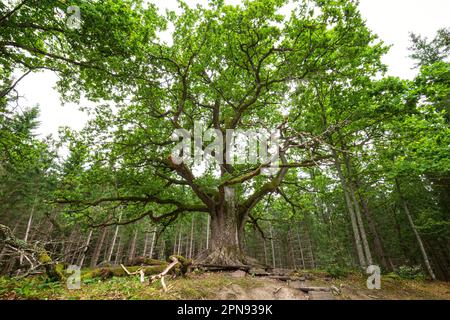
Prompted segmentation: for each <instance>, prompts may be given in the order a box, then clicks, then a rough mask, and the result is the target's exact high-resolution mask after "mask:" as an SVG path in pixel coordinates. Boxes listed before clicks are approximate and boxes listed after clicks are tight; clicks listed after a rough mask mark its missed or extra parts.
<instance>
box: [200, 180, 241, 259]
mask: <svg viewBox="0 0 450 320" xmlns="http://www.w3.org/2000/svg"><path fill="white" fill-rule="evenodd" d="M224 191H225V192H224V200H223V203H222V204H221V205H219V206H218V207H217V208H216V210H215V211H213V212H211V213H210V215H211V220H210V227H211V239H210V243H209V245H210V250H209V255H208V257H207V258H206V259H205V262H206V263H210V264H222V265H244V264H246V262H247V261H246V257H245V254H244V252H243V248H242V240H243V231H244V221H243V219H242V217H239V215H238V210H237V206H236V198H235V191H234V189H233V188H229V187H225V190H224Z"/></svg>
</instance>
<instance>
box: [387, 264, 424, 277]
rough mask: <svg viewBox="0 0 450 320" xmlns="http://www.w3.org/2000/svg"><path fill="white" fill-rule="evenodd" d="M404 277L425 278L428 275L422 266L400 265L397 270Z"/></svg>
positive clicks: (396, 272)
mask: <svg viewBox="0 0 450 320" xmlns="http://www.w3.org/2000/svg"><path fill="white" fill-rule="evenodd" d="M395 274H397V275H398V276H399V277H400V278H402V279H425V278H426V276H425V274H424V273H423V271H422V268H421V267H420V266H400V267H398V269H397V270H396V271H395Z"/></svg>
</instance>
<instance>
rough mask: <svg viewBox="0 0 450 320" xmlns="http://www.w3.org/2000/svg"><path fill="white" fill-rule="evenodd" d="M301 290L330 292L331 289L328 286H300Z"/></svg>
mask: <svg viewBox="0 0 450 320" xmlns="http://www.w3.org/2000/svg"><path fill="white" fill-rule="evenodd" d="M298 289H299V290H301V291H303V292H306V293H308V292H310V291H320V292H330V291H331V289H330V288H328V287H300V288H298Z"/></svg>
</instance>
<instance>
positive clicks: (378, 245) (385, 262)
mask: <svg viewBox="0 0 450 320" xmlns="http://www.w3.org/2000/svg"><path fill="white" fill-rule="evenodd" d="M359 197H360V199H361V205H362V209H363V212H364V216H365V217H366V220H367V225H368V226H369V230H370V232H371V233H372V235H373V240H374V247H375V252H376V254H377V256H378V258H379V259H380V262H381V265H382V266H383V267H384V268H385V269H386V270H390V271H393V270H394V266H393V264H392V261H391V260H390V259H389V257H387V255H386V252H385V250H384V247H383V242H382V241H381V237H380V234H379V232H378V228H377V225H376V223H375V219H374V217H373V214H372V211H371V210H370V208H369V204H368V203H367V200H366V199H365V197H364V196H363V195H361V194H360V195H359Z"/></svg>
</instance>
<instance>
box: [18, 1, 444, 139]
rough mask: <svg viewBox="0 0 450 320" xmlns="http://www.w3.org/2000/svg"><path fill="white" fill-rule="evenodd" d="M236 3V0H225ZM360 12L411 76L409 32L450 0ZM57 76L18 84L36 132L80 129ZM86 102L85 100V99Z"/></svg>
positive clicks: (365, 7) (425, 31)
mask: <svg viewBox="0 0 450 320" xmlns="http://www.w3.org/2000/svg"><path fill="white" fill-rule="evenodd" d="M152 2H160V0H156V1H152ZM186 2H188V3H193V4H196V3H206V2H207V0H186ZM226 2H227V3H232V4H236V3H239V2H240V1H239V0H228V1H226ZM160 3H161V5H160V8H161V9H162V10H164V9H165V8H168V9H176V7H177V5H176V0H164V1H161V2H160ZM360 3H361V4H360V10H361V14H362V16H363V17H364V18H365V19H366V20H367V25H368V27H369V28H370V29H372V30H373V31H374V32H375V33H376V34H378V36H379V37H380V38H381V39H382V40H383V41H384V42H385V43H386V44H388V45H393V46H392V48H391V50H390V52H389V53H388V54H387V55H386V56H385V57H384V59H383V61H384V62H385V63H386V64H387V65H388V67H389V75H394V76H398V77H401V78H405V79H411V78H413V77H414V75H415V74H416V70H412V66H413V62H412V61H411V59H409V58H408V55H409V52H408V47H409V40H408V34H409V32H414V33H418V34H421V35H424V36H427V37H430V38H431V37H433V36H434V34H435V33H436V31H437V30H438V29H439V28H442V27H448V26H450V23H449V13H450V1H449V0H360ZM55 81H56V76H55V75H54V74H52V73H51V72H43V73H39V74H31V75H29V76H28V77H27V78H25V79H24V80H23V81H22V82H21V83H20V84H19V85H18V88H17V89H18V90H19V93H20V94H21V96H23V97H24V98H23V100H22V103H21V104H22V105H39V106H40V110H41V116H40V122H41V126H40V128H39V130H38V132H37V133H38V134H40V135H42V136H46V135H48V134H54V135H56V134H57V132H58V127H60V126H69V127H72V128H74V129H81V128H82V127H83V125H84V123H85V122H86V120H87V118H88V117H87V115H86V114H84V113H83V112H81V111H79V110H78V107H77V106H76V105H74V104H70V105H65V106H61V103H60V101H59V94H58V93H57V92H56V91H55V90H54V89H53V87H54V85H55ZM85 103H87V102H85Z"/></svg>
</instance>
